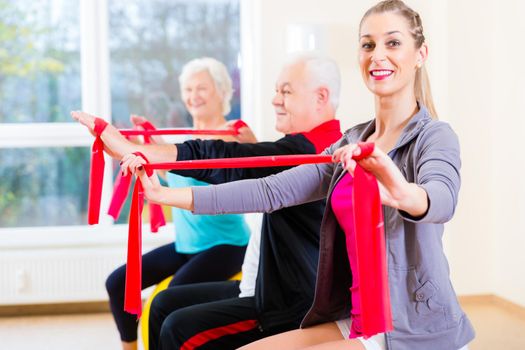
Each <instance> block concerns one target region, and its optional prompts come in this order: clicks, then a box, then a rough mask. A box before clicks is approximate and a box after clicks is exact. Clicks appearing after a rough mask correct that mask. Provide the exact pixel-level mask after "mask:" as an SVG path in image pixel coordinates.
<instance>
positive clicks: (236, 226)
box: [106, 58, 256, 350]
mask: <svg viewBox="0 0 525 350" xmlns="http://www.w3.org/2000/svg"><path fill="white" fill-rule="evenodd" d="M179 83H180V86H181V95H182V100H183V102H184V105H185V106H186V109H187V110H188V112H189V113H190V115H191V116H192V119H193V125H194V128H195V129H197V130H214V129H225V128H227V127H228V125H229V123H228V122H227V121H226V118H225V115H227V114H228V113H229V112H230V100H231V97H232V92H233V89H232V82H231V78H230V76H229V74H228V71H227V70H226V67H225V66H224V64H222V63H221V62H219V61H217V60H215V59H213V58H200V59H195V60H192V61H190V62H188V63H187V64H186V65H185V66H184V67H183V69H182V73H181V75H180V76H179ZM131 121H132V122H133V123H134V124H137V125H140V123H142V122H144V121H146V119H145V118H144V117H139V116H132V118H131ZM245 131H246V130H245ZM242 135H243V136H244V137H245V139H246V140H245V141H249V142H256V140H255V138H254V137H253V138H252V139H249V137H247V136H253V134H251V131H250V132H249V133H246V132H244V133H243V134H242ZM211 137H213V138H216V136H211ZM211 137H207V136H205V135H202V136H201V137H200V138H211ZM220 139H222V140H223V141H237V139H236V138H234V137H233V136H228V135H225V136H223V137H222V138H220ZM156 142H157V143H160V144H163V143H164V142H163V141H162V138H156ZM166 179H167V181H168V184H169V185H170V186H171V187H186V186H205V185H207V183H204V182H201V181H197V180H194V179H192V178H189V177H182V176H179V175H175V174H172V173H169V172H168V173H167V174H166ZM172 214H173V224H174V226H175V230H176V234H177V235H176V241H175V243H169V244H166V245H164V246H162V247H159V248H156V249H154V250H152V251H150V252H148V253H146V254H144V256H143V258H142V269H143V280H142V288H147V287H149V286H152V285H154V284H157V283H159V282H161V281H162V280H163V279H165V278H167V277H169V276H174V277H173V279H172V280H171V282H170V284H169V287H172V286H176V285H182V284H188V283H198V282H211V281H222V280H227V279H228V278H230V277H232V276H233V275H235V274H236V273H238V272H239V271H240V270H241V265H242V262H243V259H244V253H245V250H246V245H247V243H248V239H249V234H250V232H249V228H248V226H247V224H246V222H245V221H244V218H243V217H242V216H240V215H220V216H200V215H199V216H194V215H193V214H191V213H189V212H187V211H183V210H179V209H176V208H174V209H173V211H172ZM125 279H126V265H123V266H121V267H119V268H117V269H116V270H115V271H114V272H113V273H112V274H111V275H110V276H109V277H108V279H107V281H106V289H107V291H108V294H109V300H110V306H111V312H112V313H113V316H114V318H115V322H116V323H117V328H118V330H119V333H120V337H121V340H122V346H123V349H125V350H127V349H136V348H137V322H136V317H135V316H134V315H131V314H128V313H127V312H125V311H124V288H125Z"/></svg>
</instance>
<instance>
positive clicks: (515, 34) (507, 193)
mask: <svg viewBox="0 0 525 350" xmlns="http://www.w3.org/2000/svg"><path fill="white" fill-rule="evenodd" d="M255 2H256V3H257V5H256V6H257V8H258V11H260V14H261V19H260V22H259V23H258V24H257V26H258V28H257V31H256V33H257V35H256V37H255V39H256V41H255V45H256V46H257V52H258V57H257V59H258V61H260V63H261V67H260V69H257V70H256V74H255V79H258V81H259V82H260V85H259V88H258V92H257V96H256V97H255V99H256V100H257V102H258V105H259V106H261V109H260V110H258V111H256V112H255V113H256V118H257V119H258V120H259V124H258V125H259V127H260V130H259V136H262V139H276V138H277V137H278V134H277V133H276V132H275V131H274V129H273V128H274V114H273V109H272V106H271V104H270V101H271V98H272V96H273V91H274V83H275V78H276V77H277V74H278V72H279V69H280V66H281V64H282V62H283V60H284V59H285V54H284V53H285V52H286V27H287V24H292V23H307V24H308V23H310V24H318V25H321V26H322V27H324V29H325V33H327V45H326V53H327V54H328V55H330V56H331V57H333V58H334V59H336V60H337V61H338V62H339V64H340V66H341V71H342V76H343V87H342V99H341V107H340V109H339V113H338V115H339V117H340V119H341V120H342V126H343V128H348V127H350V126H351V125H353V124H355V123H357V122H359V121H363V120H366V119H369V118H370V117H371V116H373V103H372V98H371V94H370V93H369V92H368V91H367V90H366V89H365V87H364V84H363V83H362V80H361V77H360V75H359V73H358V70H357V26H358V24H359V20H360V18H361V16H362V14H363V13H364V12H365V10H366V9H367V8H369V7H370V6H371V5H372V4H374V3H375V2H376V1H370V0H367V1H341V0H325V1H323V2H322V3H319V2H318V1H316V0H287V1H282V0H281V1H278V0H257V1H255ZM407 3H408V4H409V5H411V6H413V7H414V8H415V9H416V10H418V11H419V12H420V14H421V16H422V18H423V21H424V27H425V32H426V37H427V42H428V43H429V45H430V59H429V62H428V68H429V73H430V78H431V81H432V88H433V94H434V99H435V102H436V104H437V108H438V112H439V114H440V118H441V119H442V120H445V121H448V122H450V123H451V124H452V126H453V127H454V129H455V130H456V132H457V134H458V135H459V138H460V142H461V147H462V160H463V168H462V177H463V185H462V189H461V197H460V203H459V205H458V208H457V213H456V215H455V218H454V219H453V220H452V222H450V223H449V224H448V225H447V229H446V233H445V235H446V237H445V247H446V251H447V255H448V257H449V261H450V265H451V271H452V279H453V283H454V285H455V287H456V290H457V292H458V294H462V295H465V294H486V293H494V294H498V295H500V296H502V297H504V298H507V299H509V300H511V301H513V302H515V303H518V304H520V305H522V306H525V280H524V279H523V272H524V271H525V254H524V252H523V249H524V248H523V247H525V232H524V231H525V222H524V221H525V215H524V210H525V203H524V200H523V198H524V195H525V187H524V186H523V185H522V181H520V180H521V179H520V175H521V173H522V172H523V171H524V170H525V166H524V165H523V158H524V157H523V156H522V155H521V154H520V153H518V150H520V149H521V148H524V144H523V143H524V142H525V141H524V137H523V136H522V135H521V130H523V126H524V124H525V121H524V120H523V117H522V115H523V111H524V107H525V106H524V103H525V102H524V100H525V85H524V83H523V79H524V78H525V74H524V73H525V67H524V64H523V62H522V61H523V60H522V58H523V54H524V53H525V49H524V48H523V45H522V38H520V35H521V36H522V35H523V33H525V27H524V21H523V20H522V19H521V18H520V15H521V14H522V13H523V12H524V11H523V10H525V5H524V3H523V2H521V1H520V0H502V1H500V2H498V5H497V6H496V5H495V4H493V3H491V2H484V3H483V5H482V6H481V5H480V3H479V2H478V1H476V0H463V1H460V2H458V1H432V2H429V1H423V0H412V1H407Z"/></svg>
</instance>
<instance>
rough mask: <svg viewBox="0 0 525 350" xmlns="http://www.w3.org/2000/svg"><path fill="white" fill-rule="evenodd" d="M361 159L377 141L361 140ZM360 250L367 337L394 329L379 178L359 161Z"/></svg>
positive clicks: (355, 193) (355, 188)
mask: <svg viewBox="0 0 525 350" xmlns="http://www.w3.org/2000/svg"><path fill="white" fill-rule="evenodd" d="M359 147H360V148H361V154H360V155H359V156H356V157H354V159H356V160H361V159H364V158H366V157H368V156H369V155H370V154H372V152H373V151H374V144H373V143H370V142H369V143H360V144H359ZM352 195H353V203H354V205H353V207H354V213H353V214H354V225H355V226H354V227H355V233H356V235H355V236H356V239H355V244H356V252H357V265H358V267H357V268H358V276H359V288H360V297H361V310H362V312H361V315H362V316H361V317H362V330H361V333H362V334H363V336H364V337H365V338H368V337H371V336H373V335H375V334H378V333H385V332H389V331H391V330H392V329H393V324H392V309H391V306H390V292H389V287H388V275H387V261H386V248H385V232H384V224H383V214H382V213H383V208H382V206H381V197H380V194H379V186H378V184H377V180H376V178H375V177H374V175H372V174H371V173H369V172H368V171H366V170H364V169H363V168H362V167H361V166H360V165H359V164H357V165H356V167H355V171H354V183H353V186H352Z"/></svg>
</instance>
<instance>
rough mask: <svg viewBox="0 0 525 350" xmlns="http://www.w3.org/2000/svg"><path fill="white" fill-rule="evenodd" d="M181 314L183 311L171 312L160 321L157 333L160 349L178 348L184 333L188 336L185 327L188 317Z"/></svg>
mask: <svg viewBox="0 0 525 350" xmlns="http://www.w3.org/2000/svg"><path fill="white" fill-rule="evenodd" d="M183 314H184V312H177V311H175V312H172V313H171V314H170V315H169V316H168V317H166V319H165V320H164V322H162V326H161V329H160V334H159V344H161V348H162V349H178V348H180V346H181V345H182V344H183V342H184V339H185V335H186V336H188V330H186V329H185V328H186V326H187V324H188V319H187V318H185V316H184V315H183Z"/></svg>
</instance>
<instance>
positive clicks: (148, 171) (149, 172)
mask: <svg viewBox="0 0 525 350" xmlns="http://www.w3.org/2000/svg"><path fill="white" fill-rule="evenodd" d="M133 154H134V155H136V156H139V157H142V158H143V159H144V160H145V161H146V163H149V160H148V158H146V156H145V155H144V154H142V152H133ZM144 168H145V169H146V174H147V175H148V176H151V175H153V170H152V169H149V168H146V167H144Z"/></svg>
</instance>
